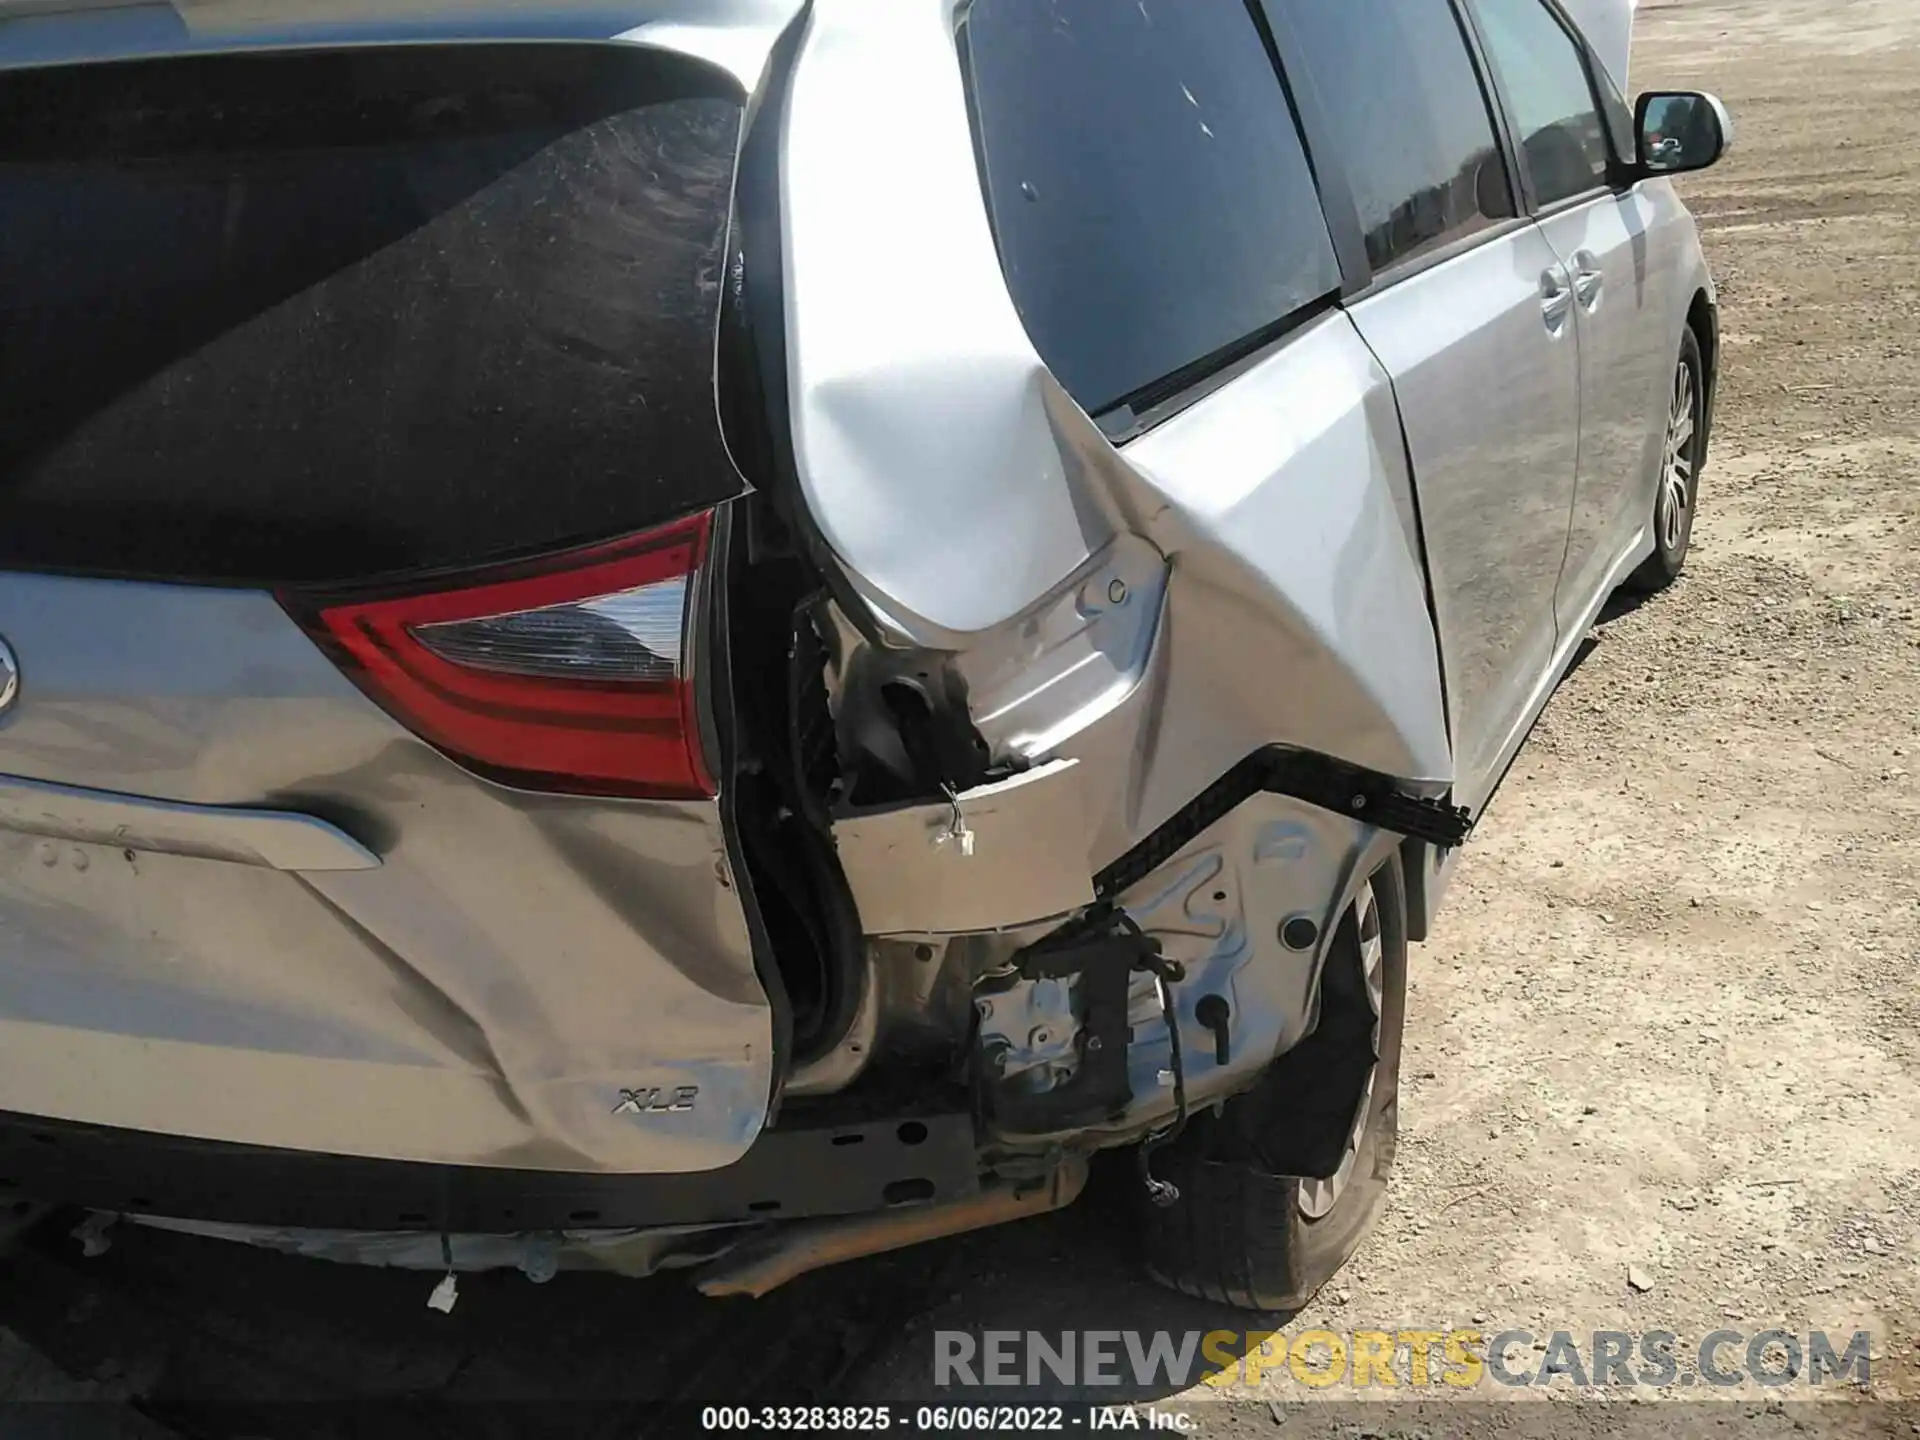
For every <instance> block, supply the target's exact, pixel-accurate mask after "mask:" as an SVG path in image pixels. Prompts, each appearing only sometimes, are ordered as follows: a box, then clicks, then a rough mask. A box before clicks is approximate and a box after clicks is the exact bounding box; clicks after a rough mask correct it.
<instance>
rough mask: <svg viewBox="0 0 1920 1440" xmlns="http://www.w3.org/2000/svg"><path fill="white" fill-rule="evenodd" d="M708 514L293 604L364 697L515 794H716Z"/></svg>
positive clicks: (292, 601) (285, 598)
mask: <svg viewBox="0 0 1920 1440" xmlns="http://www.w3.org/2000/svg"><path fill="white" fill-rule="evenodd" d="M710 523H711V516H710V515H707V514H701V515H697V516H694V517H692V518H690V519H687V520H682V521H678V522H676V523H675V524H673V525H669V526H666V527H663V528H662V529H659V530H653V531H649V532H647V533H646V534H644V535H636V536H631V537H629V538H627V539H624V540H619V541H614V542H611V543H609V544H606V545H599V546H595V547H593V548H591V549H587V550H578V551H573V552H570V553H568V554H565V555H560V556H556V557H553V558H551V559H548V560H543V561H539V562H535V563H531V564H524V565H518V566H514V567H512V568H511V569H507V570H500V571H493V572H487V573H482V574H478V575H473V576H463V577H460V579H459V580H458V581H453V582H441V583H440V584H438V585H436V586H435V587H434V588H432V589H430V590H423V591H420V592H417V593H410V594H399V595H396V594H392V593H387V594H383V595H380V596H378V597H369V598H364V599H360V598H352V597H333V598H328V599H324V600H320V601H317V602H315V601H311V600H305V601H303V599H302V597H299V596H283V597H282V600H283V603H285V604H286V605H287V607H288V609H289V610H290V611H292V612H293V613H294V615H295V616H296V617H297V618H298V619H300V621H301V623H302V624H303V625H305V626H306V628H307V630H308V632H309V633H310V634H312V635H313V636H314V637H315V639H316V640H318V641H319V642H320V643H321V644H322V645H323V647H325V648H326V649H327V650H328V651H329V652H330V653H332V654H333V655H334V656H335V658H336V659H337V660H339V662H340V663H341V665H342V667H343V668H344V669H345V670H346V671H347V673H348V674H349V675H351V676H352V677H353V679H354V680H355V682H356V683H358V684H359V686H360V687H361V689H363V690H364V691H366V693H367V694H368V695H369V696H371V697H372V698H373V699H374V700H375V701H377V702H378V703H379V704H380V705H381V706H382V707H384V708H385V709H386V710H387V712H388V713H389V714H391V715H393V716H394V717H395V718H396V719H398V720H399V721H400V722H401V723H402V724H404V725H406V726H407V728H408V729H410V730H412V731H413V732H414V733H415V734H417V735H419V736H420V737H421V738H422V739H425V740H427V741H429V742H431V743H432V744H433V745H435V746H437V747H438V748H440V749H441V750H444V751H445V752H446V753H447V754H449V755H451V756H452V757H453V758H454V759H456V760H458V761H459V762H460V763H461V764H463V765H465V766H467V767H468V768H469V769H472V770H474V771H476V772H478V773H480V774H483V775H487V776H489V777H490V778H493V779H497V780H500V781H502V782H503V783H506V784H511V785H517V786H521V787H523V788H528V789H539V790H565V791H569V792H574V793H587V794H604V795H635V796H645V797H652V798H692V797H697V796H707V795H711V794H713V793H714V786H713V780H712V777H711V775H710V773H709V771H708V768H707V765H706V761H705V758H704V757H703V756H702V754H701V747H700V730H699V725H698V721H697V716H696V714H695V710H694V693H693V684H692V677H691V675H690V673H689V667H688V663H687V660H688V656H687V644H688V634H689V629H690V625H691V622H692V619H693V616H692V609H693V597H694V596H695V595H696V594H697V593H698V587H697V585H696V583H695V582H696V579H697V577H698V575H699V573H700V567H701V565H702V564H703V563H704V561H705V559H706V554H707V537H708V533H709V529H710Z"/></svg>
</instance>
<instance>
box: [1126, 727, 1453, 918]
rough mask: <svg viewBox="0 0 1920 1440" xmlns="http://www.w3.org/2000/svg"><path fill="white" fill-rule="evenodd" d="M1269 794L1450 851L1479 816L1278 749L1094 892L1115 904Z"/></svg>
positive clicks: (1159, 833)
mask: <svg viewBox="0 0 1920 1440" xmlns="http://www.w3.org/2000/svg"><path fill="white" fill-rule="evenodd" d="M1262 793H1266V794H1272V795H1287V796H1291V797H1292V798H1293V799H1295V800H1301V801H1304V802H1306V803H1307V804H1309V805H1312V806H1315V807H1317V808H1319V809H1322V810H1329V811H1332V812H1333V813H1335V814H1338V815H1346V816H1350V817H1352V818H1353V819H1356V820H1360V821H1364V822H1365V823H1366V824H1369V825H1376V826H1378V827H1379V828H1380V829H1382V830H1390V831H1393V832H1394V833H1395V834H1399V835H1404V836H1407V837H1408V838H1409V839H1414V840H1425V841H1427V842H1428V843H1429V844H1432V845H1436V846H1439V847H1441V848H1443V849H1452V848H1453V847H1454V846H1457V845H1460V844H1462V843H1464V842H1465V840H1466V838H1467V835H1468V834H1469V832H1471V831H1472V829H1473V819H1474V817H1473V815H1472V813H1471V812H1469V811H1468V810H1467V809H1466V807H1465V806H1461V805H1455V804H1453V803H1452V802H1451V801H1450V800H1446V799H1440V798H1433V797H1428V796H1422V795H1418V794H1415V793H1413V792H1412V791H1411V790H1410V789H1408V788H1407V787H1406V784H1405V782H1403V781H1400V780H1396V779H1394V778H1393V777H1391V776H1388V775H1382V774H1379V773H1378V772H1377V771H1372V770H1363V769H1361V768H1360V767H1359V766H1357V765H1349V764H1346V763H1345V762H1344V761H1340V760H1334V759H1332V758H1330V757H1328V756H1325V755H1315V754H1311V753H1309V752H1306V751H1302V750H1289V749H1285V748H1283V747H1281V746H1277V745H1272V746H1268V747H1267V748H1265V749H1263V750H1256V751H1254V752H1253V754H1251V755H1249V756H1247V758H1246V759H1244V760H1242V761H1241V762H1240V763H1239V764H1238V765H1235V766H1234V767H1233V768H1232V769H1231V770H1229V771H1228V772H1227V773H1226V774H1225V775H1222V776H1221V777H1220V778H1219V779H1218V780H1216V781H1214V782H1213V784H1211V785H1209V786H1208V787H1207V788H1206V789H1205V790H1202V791H1201V792H1200V794H1199V795H1198V796H1196V797H1195V798H1194V799H1193V800H1192V801H1191V802H1190V803H1189V804H1188V805H1187V806H1186V807H1185V808H1184V809H1182V810H1180V811H1179V812H1178V813H1176V814H1175V815H1174V816H1173V817H1172V818H1170V819H1169V820H1167V821H1166V823H1165V824H1163V825H1161V826H1160V828H1159V829H1157V830H1155V831H1154V832H1153V833H1152V834H1151V835H1149V836H1148V837H1147V838H1146V839H1145V840H1142V841H1141V842H1140V843H1139V844H1138V845H1136V846H1134V847H1133V849H1131V850H1129V851H1128V852H1127V853H1126V854H1124V855H1122V856H1121V857H1120V858H1119V859H1118V860H1116V861H1114V862H1113V863H1112V864H1111V865H1109V866H1107V868H1106V869H1104V870H1102V871H1101V872H1100V873H1099V874H1098V875H1096V876H1094V878H1093V890H1094V894H1095V895H1096V896H1098V897H1099V898H1100V899H1102V900H1111V899H1113V898H1114V897H1115V896H1117V895H1119V894H1120V893H1122V892H1123V891H1125V890H1126V889H1127V888H1128V887H1129V886H1132V885H1135V884H1138V883H1139V882H1140V881H1141V880H1144V879H1145V878H1146V877H1147V876H1149V875H1151V874H1152V873H1153V872H1154V871H1155V870H1157V869H1159V868H1160V867H1161V866H1162V865H1164V864H1165V863H1166V862H1167V861H1168V860H1171V859H1172V858H1173V857H1174V856H1175V855H1176V854H1178V853H1179V852H1180V850H1181V849H1182V848H1184V847H1185V846H1187V845H1188V844H1191V843H1192V842H1193V841H1194V840H1195V839H1197V838H1198V837H1199V836H1200V835H1201V834H1202V833H1203V832H1205V831H1206V830H1207V829H1208V828H1209V827H1210V826H1212V825H1214V824H1215V823H1217V822H1218V821H1219V820H1221V819H1222V818H1223V817H1225V816H1227V815H1229V814H1231V813H1232V812H1233V811H1234V810H1236V809H1238V808H1239V807H1240V806H1241V805H1243V804H1244V803H1246V801H1248V800H1250V799H1251V798H1252V797H1253V796H1255V795H1258V794H1262Z"/></svg>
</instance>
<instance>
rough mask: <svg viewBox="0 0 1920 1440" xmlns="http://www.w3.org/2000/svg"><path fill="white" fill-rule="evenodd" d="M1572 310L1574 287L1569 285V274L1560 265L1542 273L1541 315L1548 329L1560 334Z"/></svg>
mask: <svg viewBox="0 0 1920 1440" xmlns="http://www.w3.org/2000/svg"><path fill="white" fill-rule="evenodd" d="M1572 310H1573V287H1572V286H1571V285H1569V284H1568V283H1567V272H1566V271H1564V270H1562V269H1561V268H1560V267H1559V266H1558V265H1555V266H1554V267H1553V268H1552V269H1549V270H1543V271H1541V272H1540V313H1541V315H1542V316H1543V317H1544V318H1545V319H1546V322H1547V329H1549V330H1551V331H1552V332H1553V333H1554V334H1556V335H1557V334H1559V333H1560V328H1561V326H1563V325H1565V324H1566V321H1567V316H1568V315H1569V314H1570V313H1571V312H1572Z"/></svg>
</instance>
